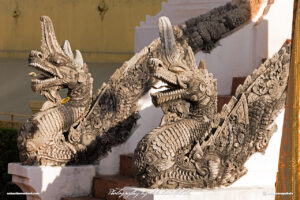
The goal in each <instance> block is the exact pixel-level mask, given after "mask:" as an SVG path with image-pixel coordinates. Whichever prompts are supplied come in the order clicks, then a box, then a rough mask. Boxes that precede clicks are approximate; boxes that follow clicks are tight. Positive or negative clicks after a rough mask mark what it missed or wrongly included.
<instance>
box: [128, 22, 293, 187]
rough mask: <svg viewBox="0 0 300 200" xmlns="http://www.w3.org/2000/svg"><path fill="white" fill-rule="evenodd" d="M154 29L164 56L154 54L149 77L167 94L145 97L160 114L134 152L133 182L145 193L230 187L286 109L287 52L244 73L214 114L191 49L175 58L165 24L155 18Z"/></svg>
mask: <svg viewBox="0 0 300 200" xmlns="http://www.w3.org/2000/svg"><path fill="white" fill-rule="evenodd" d="M159 31H160V39H161V41H162V42H161V44H162V45H161V48H162V52H163V53H162V54H163V56H162V57H160V58H156V57H155V56H154V57H153V58H151V63H152V65H153V68H154V77H155V78H157V79H159V80H161V81H163V82H164V83H165V84H166V88H167V89H166V90H164V91H160V92H157V93H154V94H152V101H153V103H154V104H155V105H156V106H159V107H162V109H163V111H164V116H163V118H162V121H161V125H160V126H159V127H158V128H156V129H154V130H153V131H152V132H150V133H149V134H147V135H146V136H145V137H144V138H143V139H142V140H141V141H140V142H139V144H138V146H137V148H136V150H135V154H134V159H135V166H136V170H137V179H138V181H139V183H140V185H141V186H143V187H151V188H191V187H199V188H213V187H218V186H221V185H224V186H227V185H230V184H231V183H233V182H234V181H236V180H237V179H239V178H240V177H241V176H243V175H244V174H245V173H246V172H247V169H246V168H245V167H244V164H245V162H246V161H247V160H248V158H249V157H250V156H251V155H252V154H253V153H255V152H264V151H265V149H266V148H267V145H268V142H269V140H270V138H271V136H272V134H273V132H274V131H275V130H276V125H275V124H274V119H275V118H276V116H277V115H278V113H279V112H280V110H281V109H282V108H283V106H284V103H285V97H286V88H287V80H288V70H289V59H290V46H289V45H285V46H283V47H282V49H281V50H280V51H279V52H278V53H277V54H276V55H274V56H273V57H272V58H271V59H268V60H267V61H266V62H265V63H264V64H262V65H261V66H260V67H259V68H258V69H256V70H255V71H254V72H253V73H252V74H251V75H249V76H248V77H247V79H246V80H245V82H244V84H243V85H240V86H239V87H238V88H237V91H236V93H235V95H234V96H233V97H232V98H231V100H230V102H229V103H228V104H227V105H224V106H223V109H222V111H221V113H217V111H216V110H217V109H216V108H217V107H216V106H217V92H216V80H215V79H213V77H212V74H209V73H208V71H207V69H206V65H205V63H204V62H203V61H201V63H200V65H199V67H197V66H196V64H195V62H194V61H193V60H194V55H193V52H192V49H191V48H190V47H188V49H187V50H186V52H188V53H187V54H186V55H188V56H186V57H183V56H182V55H183V53H182V51H181V50H179V49H178V48H177V47H178V44H177V43H176V41H175V39H174V36H173V31H172V26H171V23H170V21H169V19H168V18H166V17H161V18H160V20H159ZM185 59H188V60H189V62H188V63H189V64H190V65H186V61H185ZM191 61H193V62H191ZM187 103H189V107H188V105H187Z"/></svg>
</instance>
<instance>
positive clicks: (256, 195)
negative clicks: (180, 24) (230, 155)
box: [123, 186, 275, 200]
mask: <svg viewBox="0 0 300 200" xmlns="http://www.w3.org/2000/svg"><path fill="white" fill-rule="evenodd" d="M274 193H275V189H274V187H268V186H264V187H230V188H218V189H205V190H201V189H160V190H159V189H145V188H135V187H126V188H124V190H123V197H124V198H125V199H126V200H140V199H142V200H170V199H171V200H199V199H205V200H220V199H222V200H240V199H242V200H254V199H255V200H274V197H275V196H274Z"/></svg>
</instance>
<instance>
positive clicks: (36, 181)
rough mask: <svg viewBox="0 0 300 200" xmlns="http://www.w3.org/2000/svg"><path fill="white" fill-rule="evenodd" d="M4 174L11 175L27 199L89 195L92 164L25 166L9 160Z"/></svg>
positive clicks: (56, 199) (54, 198)
mask: <svg viewBox="0 0 300 200" xmlns="http://www.w3.org/2000/svg"><path fill="white" fill-rule="evenodd" d="M8 173H9V174H11V175H12V182H13V183H14V184H17V185H18V186H19V187H20V188H21V189H22V191H23V192H24V193H26V194H27V195H26V196H27V200H36V199H42V200H60V199H61V198H62V197H70V196H87V195H89V194H90V193H91V189H92V181H93V177H94V176H95V167H94V166H93V165H84V166H68V167H50V166H26V165H21V164H20V163H9V164H8ZM24 195H25V194H24ZM12 197H13V196H12Z"/></svg>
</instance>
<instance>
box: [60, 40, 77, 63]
mask: <svg viewBox="0 0 300 200" xmlns="http://www.w3.org/2000/svg"><path fill="white" fill-rule="evenodd" d="M62 49H63V51H64V52H65V54H66V55H67V56H68V57H69V58H70V59H71V60H74V55H73V52H72V48H71V45H70V42H69V41H68V40H65V41H64V43H63V44H62Z"/></svg>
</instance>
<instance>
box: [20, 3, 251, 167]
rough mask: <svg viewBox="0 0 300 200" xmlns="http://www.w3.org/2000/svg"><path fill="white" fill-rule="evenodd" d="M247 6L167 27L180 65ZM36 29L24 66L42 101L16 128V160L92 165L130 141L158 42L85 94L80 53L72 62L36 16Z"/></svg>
mask: <svg viewBox="0 0 300 200" xmlns="http://www.w3.org/2000/svg"><path fill="white" fill-rule="evenodd" d="M253 7H254V5H253V1H250V0H249V1H248V0H247V1H245V0H238V1H236V0H234V1H233V2H231V3H228V4H226V5H225V6H221V7H219V8H215V9H213V10H211V11H210V12H208V13H206V14H204V15H200V16H199V17H197V18H193V19H190V20H188V21H186V22H185V23H183V24H181V25H179V26H175V27H173V29H174V38H175V39H176V40H177V44H176V45H177V50H178V53H179V54H180V55H181V56H182V59H181V60H182V61H184V62H185V64H184V66H194V60H193V57H192V56H191V54H192V53H193V52H194V53H196V52H198V51H206V52H209V51H210V50H211V49H212V48H214V46H215V44H216V43H217V42H218V40H220V39H221V38H223V37H225V36H227V35H228V34H230V33H232V32H233V31H235V30H237V28H239V27H241V26H242V25H244V24H246V23H247V22H249V21H250V19H251V18H252V17H253V15H254V14H256V11H254V12H253V9H252V8H253ZM41 24H42V46H41V47H42V48H41V52H37V51H32V52H31V54H30V57H29V65H30V66H31V67H34V68H36V69H37V70H38V71H40V72H42V75H41V77H39V78H37V79H36V80H33V81H32V89H33V90H34V91H37V92H40V93H41V94H42V95H44V96H45V97H46V99H47V102H46V103H45V104H44V106H43V108H42V110H41V111H40V112H39V113H37V114H36V115H34V116H33V117H32V118H30V119H29V120H28V121H27V122H26V123H25V124H24V125H23V127H22V129H21V130H20V133H19V137H18V148H19V151H20V159H21V162H22V163H23V164H29V165H52V166H55V165H65V164H82V163H92V162H94V161H96V160H97V159H99V158H101V157H102V156H105V155H106V154H107V152H108V151H109V150H110V149H111V147H113V146H115V145H118V144H120V143H122V142H124V141H125V140H126V139H127V138H128V137H129V136H130V134H131V130H132V128H133V127H134V125H135V123H136V120H137V119H138V118H139V114H138V105H137V103H138V100H139V99H140V97H142V96H143V95H144V94H146V93H147V92H148V91H149V89H150V88H151V86H152V85H154V84H155V82H156V79H154V78H153V69H154V65H153V59H152V58H157V59H160V60H163V57H164V56H163V53H164V52H163V51H162V50H161V45H160V39H156V40H154V41H153V42H152V43H151V44H150V45H148V46H147V47H145V48H144V49H143V50H141V51H140V52H139V53H137V54H136V55H135V56H133V57H132V58H131V59H130V60H129V61H127V62H125V63H124V64H123V65H122V66H121V67H120V68H119V69H118V70H117V71H116V72H115V73H114V74H113V75H112V76H111V78H110V79H109V80H108V81H107V82H106V83H103V85H102V86H101V87H100V89H99V90H98V92H97V93H95V94H94V95H93V94H92V77H91V75H90V74H89V73H88V68H87V65H86V64H85V63H84V62H83V59H82V56H81V54H80V52H79V51H76V52H77V53H76V56H75V57H74V56H73V53H72V50H71V47H70V44H69V43H68V42H65V44H64V45H63V47H62V48H61V47H60V46H59V44H58V42H57V40H56V37H55V33H54V29H53V25H52V22H51V20H50V18H48V17H42V18H41ZM189 45H191V47H192V51H191V49H189ZM168 48H169V47H168ZM171 49H172V48H170V50H171ZM168 59H170V60H173V59H175V60H177V58H172V57H169V58H168ZM32 74H33V75H34V73H32ZM63 88H67V89H68V91H69V92H68V97H67V98H66V99H63V100H62V102H61V97H60V95H59V91H60V90H61V89H63ZM68 99H69V101H68V102H66V100H68ZM65 102H66V103H65ZM181 104H182V106H180V108H178V109H179V110H181V111H182V115H185V114H186V113H187V112H186V106H184V101H181ZM175 107H176V106H175ZM166 109H169V107H168V108H166ZM213 109H215V108H213ZM174 117H175V118H176V116H174ZM171 118H172V117H170V119H171Z"/></svg>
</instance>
